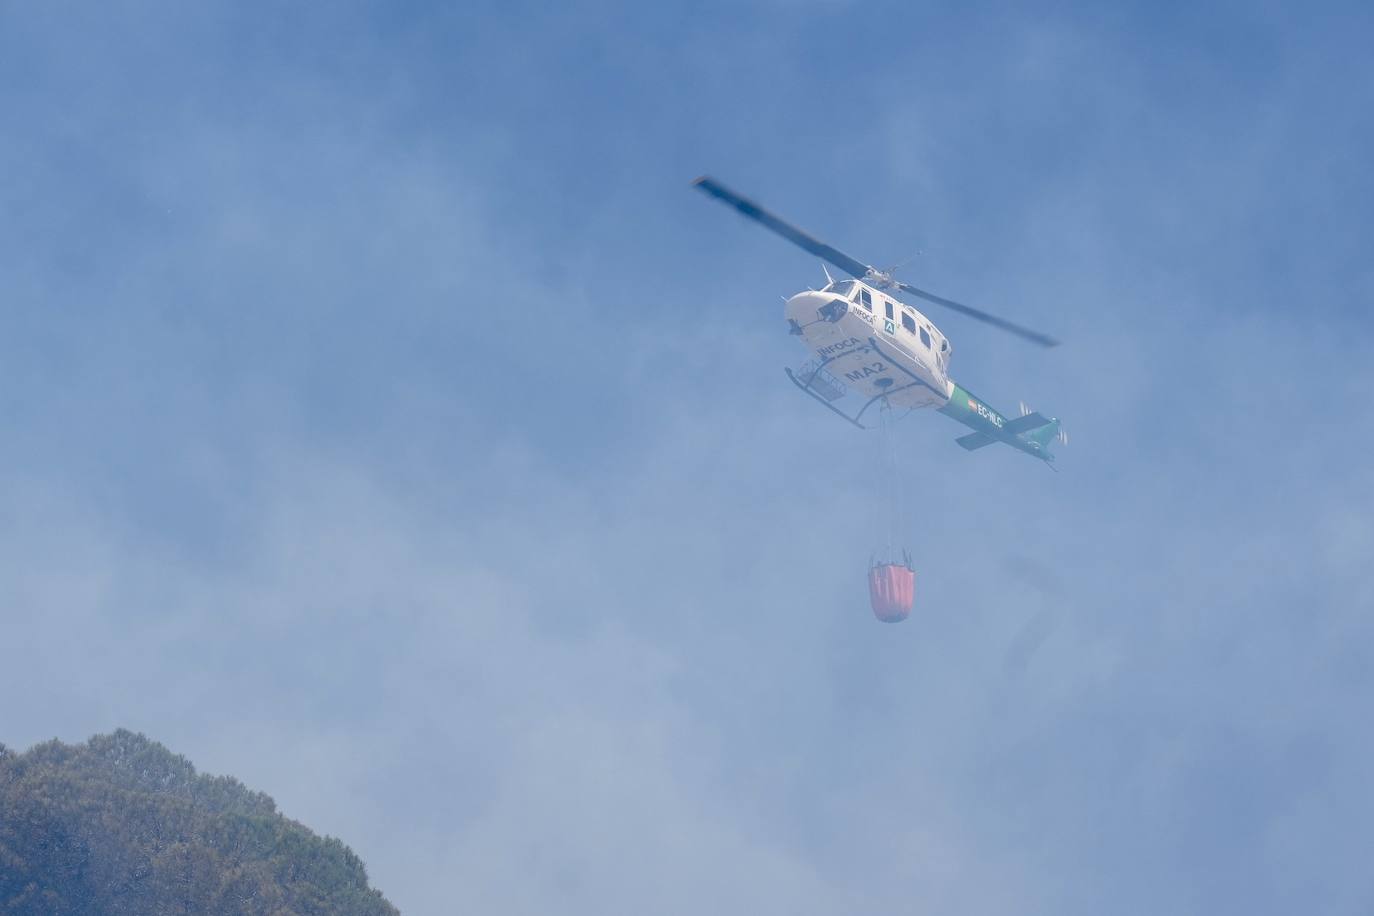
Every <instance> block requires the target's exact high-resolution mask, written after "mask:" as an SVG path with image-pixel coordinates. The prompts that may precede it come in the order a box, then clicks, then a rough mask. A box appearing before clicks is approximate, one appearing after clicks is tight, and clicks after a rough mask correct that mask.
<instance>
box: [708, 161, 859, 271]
mask: <svg viewBox="0 0 1374 916" xmlns="http://www.w3.org/2000/svg"><path fill="white" fill-rule="evenodd" d="M692 184H694V185H696V186H697V187H698V188H700V189H701V190H703V191H705V192H706V193H707V194H710V195H711V196H712V197H714V198H716V199H717V200H721V201H724V202H725V203H727V204H729V205H730V206H732V207H734V208H735V209H736V210H738V211H739V212H740V213H743V214H744V215H745V216H747V217H749V218H750V219H752V220H754V221H755V222H759V223H762V224H763V225H765V226H767V227H768V228H769V229H772V230H773V231H774V232H776V233H777V234H778V235H780V236H782V237H783V238H785V239H787V240H788V241H789V242H792V243H793V244H795V245H800V246H801V247H802V248H805V249H806V250H807V251H809V252H811V253H812V254H814V255H815V256H816V257H818V258H821V259H822V260H825V261H829V262H830V263H831V264H834V265H835V266H836V267H838V268H839V269H840V270H843V271H844V272H845V273H847V274H849V275H850V276H853V277H855V278H862V277H863V276H864V274H866V273H868V272H869V271H870V270H872V268H871V267H869V266H868V265H867V264H864V263H862V262H860V261H856V260H854V259H853V258H851V257H850V256H849V255H847V254H845V253H844V252H843V251H840V250H839V249H838V248H832V247H830V246H829V245H827V244H825V242H822V241H821V240H820V239H817V238H813V237H811V236H810V235H807V234H806V233H805V232H802V231H801V230H800V229H798V228H797V227H796V226H793V225H792V224H791V223H788V222H786V221H785V220H782V219H779V218H778V217H776V216H774V215H773V214H772V213H769V212H768V211H767V210H765V209H763V207H760V206H759V205H758V204H756V203H754V202H753V201H752V200H750V199H749V198H747V197H741V196H740V195H738V194H736V193H735V192H734V191H731V190H730V189H729V188H727V187H725V185H723V184H720V183H719V182H717V181H716V180H715V179H713V178H708V177H706V176H705V175H703V176H702V177H700V178H698V179H697V180H696V181H694V182H692Z"/></svg>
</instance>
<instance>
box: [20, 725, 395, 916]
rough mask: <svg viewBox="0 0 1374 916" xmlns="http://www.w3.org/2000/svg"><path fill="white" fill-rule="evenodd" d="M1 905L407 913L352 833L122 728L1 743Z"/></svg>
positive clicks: (50, 915)
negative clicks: (291, 811) (289, 809)
mask: <svg viewBox="0 0 1374 916" xmlns="http://www.w3.org/2000/svg"><path fill="white" fill-rule="evenodd" d="M0 913H3V914H25V916H27V914H34V916H37V914H43V916H59V914H72V916H85V914H91V916H95V914H101V916H114V914H130V916H133V914H139V916H147V914H171V913H196V914H213V916H221V914H223V916H297V914H299V916H314V914H319V916H326V914H328V916H395V914H396V913H397V910H396V908H395V907H393V906H392V905H391V904H390V903H388V902H387V901H386V899H385V898H383V897H382V895H381V893H380V892H379V891H376V890H372V889H371V888H369V887H368V884H367V871H366V869H365V868H364V867H363V863H362V860H360V859H359V858H358V857H357V856H356V855H354V853H353V852H352V850H350V849H349V848H348V847H347V846H345V845H344V844H343V843H341V842H340V841H339V840H336V839H333V838H329V837H325V838H322V837H319V836H316V835H315V834H314V833H312V832H311V831H310V830H309V829H307V828H306V827H305V826H304V825H302V824H299V823H297V822H295V821H292V820H289V819H287V818H285V817H283V816H281V815H280V814H279V813H278V812H277V807H276V804H275V803H274V802H273V801H272V799H271V798H269V797H268V796H266V795H264V794H263V793H261V792H254V791H252V790H250V789H248V788H247V787H245V786H244V785H243V784H242V783H240V782H239V781H238V780H236V779H233V778H231V777H227V776H207V775H202V774H198V773H197V772H196V769H195V767H194V766H192V765H191V763H190V761H188V760H187V759H186V758H185V757H181V756H179V755H176V754H173V753H172V752H171V751H169V750H167V748H165V747H163V746H162V745H160V744H158V743H156V742H154V741H151V740H149V739H148V738H146V737H144V736H143V735H139V734H134V733H133V732H129V731H125V730H120V731H117V732H115V733H113V734H110V735H98V736H96V737H94V738H92V739H90V740H89V741H87V742H86V743H85V744H83V745H67V744H63V743H61V742H59V741H50V742H47V743H45V744H39V745H37V746H35V747H33V748H31V749H30V750H29V751H27V752H25V753H22V754H16V753H14V752H13V751H10V750H8V749H7V748H5V746H4V745H0Z"/></svg>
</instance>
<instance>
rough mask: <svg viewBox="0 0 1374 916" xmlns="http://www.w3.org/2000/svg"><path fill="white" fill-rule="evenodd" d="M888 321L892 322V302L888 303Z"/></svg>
mask: <svg viewBox="0 0 1374 916" xmlns="http://www.w3.org/2000/svg"><path fill="white" fill-rule="evenodd" d="M887 320H888V321H891V320H892V303H891V302H889V303H887Z"/></svg>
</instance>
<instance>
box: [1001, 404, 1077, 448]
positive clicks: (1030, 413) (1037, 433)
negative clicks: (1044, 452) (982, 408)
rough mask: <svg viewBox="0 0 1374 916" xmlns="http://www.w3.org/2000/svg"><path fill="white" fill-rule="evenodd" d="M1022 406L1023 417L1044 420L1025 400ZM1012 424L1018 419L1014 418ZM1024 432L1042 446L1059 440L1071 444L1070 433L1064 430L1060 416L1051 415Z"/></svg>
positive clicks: (1063, 443) (1064, 443)
mask: <svg viewBox="0 0 1374 916" xmlns="http://www.w3.org/2000/svg"><path fill="white" fill-rule="evenodd" d="M1020 407H1021V417H1036V418H1037V419H1041V420H1044V418H1043V417H1041V416H1040V414H1038V413H1036V412H1035V411H1034V410H1032V409H1031V408H1029V407H1027V406H1026V405H1025V402H1022V403H1021V405H1020ZM1011 425H1013V426H1015V425H1016V421H1015V420H1013V421H1012V423H1011ZM1024 434H1025V436H1026V438H1027V439H1030V440H1031V441H1032V442H1038V443H1040V446H1041V448H1044V447H1046V446H1048V445H1049V444H1050V443H1051V442H1058V443H1059V444H1060V445H1068V444H1069V434H1068V433H1067V432H1065V431H1064V425H1063V424H1062V423H1060V422H1059V418H1058V417H1050V418H1049V419H1048V420H1045V422H1044V423H1042V424H1041V425H1039V426H1036V427H1034V428H1033V429H1028V430H1025V431H1024Z"/></svg>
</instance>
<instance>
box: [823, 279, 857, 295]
mask: <svg viewBox="0 0 1374 916" xmlns="http://www.w3.org/2000/svg"><path fill="white" fill-rule="evenodd" d="M856 285H858V284H857V281H855V280H836V281H835V282H834V283H831V284H830V285H829V286H827V287H826V288H825V290H824V292H827V293H834V294H835V295H837V296H844V297H845V298H846V299H848V298H849V294H850V293H852V292H854V287H855V286H856Z"/></svg>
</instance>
